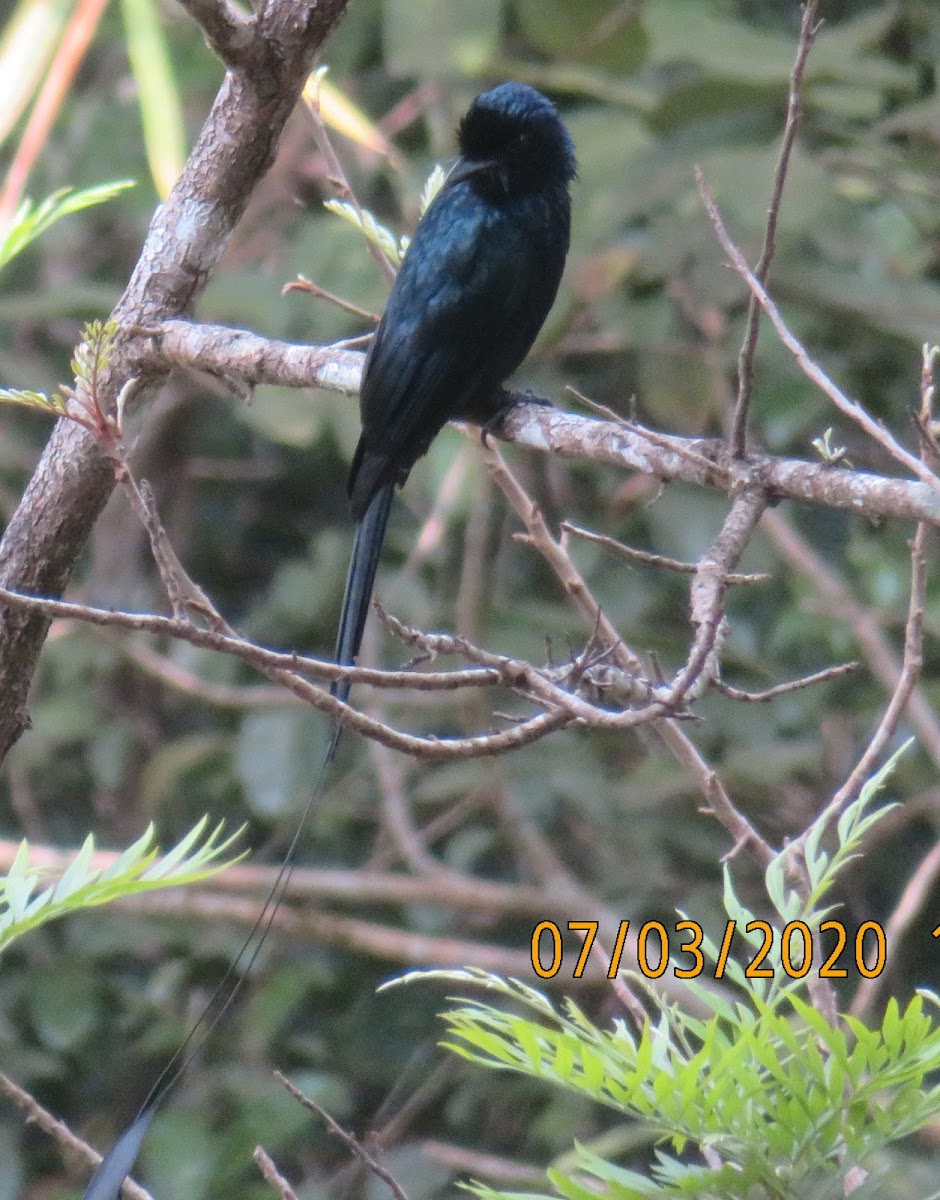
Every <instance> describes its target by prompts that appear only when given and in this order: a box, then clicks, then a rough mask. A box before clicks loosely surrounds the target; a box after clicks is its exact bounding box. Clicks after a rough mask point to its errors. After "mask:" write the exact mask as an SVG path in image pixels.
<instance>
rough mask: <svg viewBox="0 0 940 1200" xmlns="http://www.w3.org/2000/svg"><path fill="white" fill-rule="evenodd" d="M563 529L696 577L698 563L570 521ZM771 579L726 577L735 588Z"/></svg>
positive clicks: (625, 554)
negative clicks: (620, 539)
mask: <svg viewBox="0 0 940 1200" xmlns="http://www.w3.org/2000/svg"><path fill="white" fill-rule="evenodd" d="M561 528H562V532H563V533H573V534H575V535H576V536H577V537H579V538H584V540H585V541H587V542H597V544H598V545H600V546H606V547H607V549H608V550H613V551H614V552H615V553H616V554H620V555H622V556H623V557H624V558H629V559H631V560H632V561H634V562H640V563H644V564H645V565H646V566H648V567H659V568H661V569H662V570H664V571H675V572H676V573H677V574H680V575H694V574H695V572H696V570H697V569H698V567H697V564H696V563H686V562H678V561H677V560H676V559H674V558H665V557H664V556H663V555H662V554H650V553H649V551H647V550H637V549H636V548H635V547H633V546H625V545H624V544H623V542H618V541H617V539H616V538H612V537H607V536H606V535H605V534H603V533H592V532H591V531H590V530H589V529H582V528H581V527H580V526H579V525H572V524H571V522H570V521H562V523H561ZM769 578H770V576H769V575H766V574H762V575H736V574H734V573H732V574H730V575H726V576H725V583H726V584H728V586H729V587H734V586H736V585H740V584H742V583H764V582H766V581H767V580H768V579H769Z"/></svg>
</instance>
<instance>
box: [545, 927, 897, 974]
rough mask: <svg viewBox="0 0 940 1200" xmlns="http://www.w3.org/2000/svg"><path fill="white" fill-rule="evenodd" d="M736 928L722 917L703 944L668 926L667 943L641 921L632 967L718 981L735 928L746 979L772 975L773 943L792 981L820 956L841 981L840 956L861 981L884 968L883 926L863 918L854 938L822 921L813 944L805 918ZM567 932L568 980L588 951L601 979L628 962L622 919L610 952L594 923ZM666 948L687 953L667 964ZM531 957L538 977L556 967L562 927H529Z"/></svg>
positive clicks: (694, 930)
mask: <svg viewBox="0 0 940 1200" xmlns="http://www.w3.org/2000/svg"><path fill="white" fill-rule="evenodd" d="M737 926H738V923H737V921H733V920H729V921H727V922H726V924H725V931H724V935H723V937H722V939H721V945H720V946H716V945H715V944H714V943H710V942H706V939H705V934H704V931H703V929H702V926H701V925H700V924H699V923H698V922H697V921H689V920H682V921H677V922H676V924H675V925H674V927H673V928H674V930H675V936H676V937H677V938H678V939H679V940H678V942H677V943H676V945H675V946H674V947H673V946H672V945H671V944H670V935H669V930H668V929H667V928H666V926H665V925H664V924H663V923H662V921H646V922H644V924H642V925H641V926H640V928H639V931H638V932H637V935H636V965H637V967H638V968H639V971H640V973H641V974H642V975H645V976H646V977H647V979H659V977H660V976H661V975H664V974H665V973H666V970H667V969H669V968H670V967H671V969H672V973H673V975H675V977H676V978H677V979H697V978H698V977H699V976H700V975H703V974H706V973H707V974H710V975H712V977H713V978H714V979H723V978H724V975H725V969H726V967H727V964H728V956H729V954H730V953H731V944H732V941H733V940H734V937H735V934H736V933H737V934H738V936H739V937H743V938H744V940H745V941H746V942H747V943H748V946H749V949H750V951H751V956H750V959H749V961H748V962H747V963H745V965H744V974H745V976H746V977H747V978H748V979H772V978H773V976H774V973H775V972H774V969H773V966H771V965H770V962H772V961H773V960H772V959H771V960H770V962H768V959H769V957H770V955H771V953H772V952H773V951H774V950H775V948H776V949H778V952H779V955H780V966H781V967H782V968H783V971H784V973H785V974H787V975H789V977H790V978H791V979H802V978H803V976H804V975H807V974H808V973H809V971H810V969H811V967H812V965H813V959H814V958H817V959H818V960H819V961H820V966H819V976H820V978H821V979H845V978H846V976H847V975H848V973H849V968H848V967H846V966H843V965H842V962H843V958H844V957H847V958H848V961H849V962H850V964H851V967H853V968H854V969H855V970H856V971H858V973H859V975H861V976H863V977H864V978H865V979H873V978H874V977H875V976H877V975H880V974H881V972H882V971H883V970H884V969H885V964H886V961H887V953H888V948H887V939H886V938H885V931H884V929H883V928H882V926H881V925H879V924H878V922H877V921H863V922H862V924H861V925H859V926H858V928H857V929H856V930H855V931H854V935H852V934H851V931H849V930H846V927H845V925H844V923H843V922H842V921H823V923H822V924H821V925H820V926H819V931H818V933H817V934H816V935H815V937H816V938H818V940H819V943H820V944H819V946H818V947H817V946H816V944H815V941H814V934H813V931H812V930H811V929H810V927H809V926H808V925H807V924H806V922H805V921H791V922H790V923H789V924H788V925H785V926H784V928H783V930H775V929H774V927H773V926H772V925H771V924H770V923H769V922H767V921H748V922H747V924H746V925H745V926H744V933H743V934H742V933H740V931H739V930H738V927H737ZM568 929H569V930H571V932H572V933H577V934H578V935H579V936H580V938H581V948H580V951H579V953H578V958H577V962H576V963H575V965H574V969H573V971H572V973H571V974H572V978H574V979H580V978H581V977H582V975H583V974H584V970H585V967H586V966H587V963H588V959H589V958H590V955H591V952H592V950H593V951H594V953H595V956H598V955H599V956H600V957H602V958H603V960H604V963H605V965H606V967H607V978H608V979H614V978H615V977H616V975H617V973H618V972H619V971H620V970H621V969H622V968H623V967H626V966H629V964H628V963H625V962H624V961H623V959H624V949H625V946H626V942H627V934H628V932H629V929H630V922H629V921H621V922H620V926H619V928H618V930H617V938H616V941H615V942H614V946H613V949H612V950H611V951H610V952H609V953H608V952H607V950H606V948H602V947H601V945H600V943H599V942H597V929H598V923H597V921H569V922H568ZM833 934H834V935H835V940H834V943H833V944H832V945H831V946H827V949H826V951H825V957H823V953H824V947H823V938H824V936H825V941H826V943H828V941H829V937H828V936H827V935H833ZM850 941H851V947H850V946H849V943H850ZM703 946H704V947H705V952H703ZM673 952H675V954H676V955H677V956H678V955H686V956H687V957H688V960H689V965H688V966H680V965H678V963H676V962H672V961H671V958H672V954H673ZM530 954H531V958H532V969H533V971H535V973H536V975H538V976H539V977H540V978H541V979H554V977H555V976H556V975H557V974H558V973H559V971H560V970H561V968H562V963H563V961H564V957H565V952H564V949H563V946H562V938H561V929H560V928H559V926H558V925H557V924H556V923H555V922H554V921H539V923H538V925H536V926H535V928H534V929H533V930H532V937H531V940H530Z"/></svg>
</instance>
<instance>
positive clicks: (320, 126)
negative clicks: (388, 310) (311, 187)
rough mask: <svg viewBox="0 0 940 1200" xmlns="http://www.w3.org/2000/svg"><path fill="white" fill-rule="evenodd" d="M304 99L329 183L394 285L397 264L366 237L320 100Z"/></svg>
mask: <svg viewBox="0 0 940 1200" xmlns="http://www.w3.org/2000/svg"><path fill="white" fill-rule="evenodd" d="M304 98H305V99H307V111H308V112H309V113H310V116H311V118H312V121H313V131H314V136H315V137H316V140H317V146H318V148H319V150H320V153H321V154H322V155H323V157H324V159H325V160H326V165H327V170H328V172H329V174H328V181H329V182H330V183H331V184H332V185H333V187H334V188H335V189H336V192H337V194H338V196H339V198H340V199H341V200H347V201H348V202H349V203H350V204H351V205H352V206H353V208H354V209H355V210H356V213H357V214H358V216H359V223H360V228H362V230H363V241H364V242H365V245H366V249H367V250H368V252H369V255H370V256H371V258H372V259H374V261H375V262H376V264H377V265H378V268H379V270H380V271H381V272H382V275H383V277H384V278H385V281H386V282H387V283H393V282H394V280H395V275H396V273H397V272H396V269H395V264H394V263H393V262H392V261H391V260H390V259H389V257H388V255H387V254H386V253H385V251H384V250H382V249H381V247H380V246H377V245H376V244H375V242H373V241H372V239H371V238H369V237H366V235H365V226H364V223H363V220H362V205H361V204H360V203H359V201H358V199H357V198H356V193H355V192H354V191H353V189H352V186H351V184H350V182H349V180H348V179H347V177H346V172H345V171H344V170H343V164H342V163H341V162H340V160H339V157H338V155H337V153H336V151H335V150H334V149H333V143H332V142H331V141H330V135H329V133H328V132H327V129H326V125H325V124H324V122H323V117H322V116H321V115H320V98H319V95H318V94H316V93H314V94H313V95H312V96H310V94H309V93H308V92H306V91H305V92H304Z"/></svg>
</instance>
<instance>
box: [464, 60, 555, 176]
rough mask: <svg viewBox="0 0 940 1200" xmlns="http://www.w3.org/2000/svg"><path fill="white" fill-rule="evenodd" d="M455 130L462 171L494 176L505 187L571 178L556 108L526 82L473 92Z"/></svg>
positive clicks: (502, 84) (472, 174)
mask: <svg viewBox="0 0 940 1200" xmlns="http://www.w3.org/2000/svg"><path fill="white" fill-rule="evenodd" d="M457 136H458V142H459V145H460V158H461V161H460V164H459V165H458V167H457V171H458V172H459V173H460V175H461V176H462V177H465V178H466V177H470V176H474V175H476V176H478V177H479V176H481V175H483V174H489V175H491V177H493V176H496V177H498V178H499V181H500V184H501V188H502V190H505V191H506V192H520V191H534V190H538V189H540V188H543V187H546V186H550V185H552V184H567V183H570V181H571V180H572V179H573V178H574V175H575V168H576V163H575V157H574V143H573V142H572V140H571V137H570V135H569V133H568V130H567V129H566V128H565V126H564V124H563V122H562V119H561V117H560V116H559V115H558V109H557V108H556V107H555V105H554V104H552V102H551V100H549V99H548V98H547V97H545V96H543V95H542V93H541V92H537V91H536V90H535V88H533V87H529V85H528V84H526V83H501V84H500V85H499V86H498V87H494V88H491V89H490V91H488V92H483V93H481V95H479V96H477V98H476V99H475V100H474V101H473V103H472V104H471V105H470V107H469V109H468V110H467V113H466V116H465V117H464V118H463V120H462V121H461V122H460V129H459V131H458V135H457Z"/></svg>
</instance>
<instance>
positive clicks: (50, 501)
mask: <svg viewBox="0 0 940 1200" xmlns="http://www.w3.org/2000/svg"><path fill="white" fill-rule="evenodd" d="M345 2H346V0H267V3H265V4H264V5H263V6H262V7H261V9H260V10H259V12H258V15H257V17H256V18H255V28H256V35H255V45H254V46H253V49H252V55H251V69H250V70H239V71H229V72H228V73H227V74H226V76H225V79H224V80H223V82H222V86H221V88H220V89H219V92H218V95H217V96H216V99H215V102H214V104H213V106H212V111H211V112H210V114H209V116H208V118H207V120H206V123H205V125H204V127H203V129H202V132H201V134H200V136H199V139H198V141H197V143H196V145H195V147H194V148H193V151H192V153H191V154H190V156H189V159H188V160H187V163H186V166H185V167H184V169H183V173H182V175H181V176H180V178H179V180H178V181H177V183H176V186H175V187H174V189H173V191H172V193H171V195H170V197H169V199H168V200H167V201H166V203H165V204H162V205H160V206H159V207H158V208H157V210H156V212H155V214H154V217H153V220H152V221H151V224H150V229H149V231H148V233H147V237H146V240H145V242H144V245H143V248H142V250H141V254H140V258H139V259H138V262H137V265H136V267H135V269H134V272H133V274H132V276H131V279H130V282H129V283H128V286H127V289H126V291H125V292H124V295H123V296H122V297H121V299H120V300H119V301H118V304H117V306H116V307H115V309H114V312H113V313H112V317H113V319H114V320H115V321H116V322H117V323H118V326H119V329H120V330H121V331H122V332H121V333H120V334H119V337H118V342H117V344H116V346H115V352H114V356H113V359H112V363H111V370H110V376H109V380H108V384H107V387H106V389H105V390H106V392H107V395H106V396H105V400H106V402H107V403H108V404H109V405H113V404H114V402H115V400H116V397H117V394H118V391H119V390H120V388H121V387H122V386H123V385H124V384H125V383H126V381H128V380H131V379H133V378H135V377H138V379H139V380H140V383H141V384H142V385H143V384H155V383H157V382H159V379H160V378H161V373H160V372H147V371H145V370H144V369H143V367H142V365H141V363H140V361H139V360H138V358H137V350H138V346H139V339H138V338H137V337H136V335H135V334H134V333H133V332H131V331H132V330H134V329H136V328H138V327H140V326H153V325H156V324H158V323H159V322H160V321H162V320H165V319H166V318H168V317H176V316H179V315H180V314H182V313H184V312H186V311H187V310H188V309H189V308H190V307H191V306H192V304H193V302H194V301H195V299H196V297H197V296H198V295H199V294H200V292H201V291H202V290H203V288H204V287H205V284H206V281H207V280H208V278H209V275H210V274H211V272H212V270H213V268H214V267H215V265H216V263H217V262H218V260H219V257H220V255H221V253H222V251H223V249H224V248H225V244H226V242H227V240H228V237H229V235H230V234H231V232H232V230H233V229H234V227H235V225H236V223H237V221H238V219H239V217H240V216H241V214H242V212H243V211H244V209H245V207H246V205H247V203H248V199H249V197H250V196H251V193H252V191H253V189H254V186H255V184H256V183H257V182H258V180H259V179H260V178H261V177H262V176H263V175H264V173H265V172H266V171H267V169H268V167H269V166H270V165H271V162H272V161H273V159H274V154H275V151H276V149H277V143H278V139H279V137H280V134H281V131H282V129H283V128H284V124H285V122H286V121H287V118H288V117H289V116H290V114H291V112H292V111H293V108H294V105H295V103H296V100H297V97H298V95H299V94H300V91H301V88H302V87H303V85H304V82H305V80H306V78H307V75H308V74H309V71H310V67H311V64H312V62H313V59H314V56H315V54H316V52H317V50H318V49H319V48H320V46H321V45H322V44H323V41H324V39H325V38H326V36H327V34H328V33H329V32H330V30H331V29H332V28H333V26H334V25H335V24H336V22H337V21H338V20H339V17H340V15H341V13H342V11H343V8H344V7H345ZM113 487H114V472H113V470H112V467H111V465H110V463H109V462H108V461H107V460H106V459H105V458H104V457H103V456H102V455H101V453H100V451H99V449H98V446H97V445H96V443H95V442H94V440H93V439H92V438H91V437H90V436H89V434H88V433H86V431H85V430H83V429H81V428H79V427H78V426H77V425H76V424H75V423H74V422H73V421H69V420H62V421H60V422H59V423H58V425H57V426H56V428H55V430H54V431H53V433H52V436H51V438H50V439H49V443H48V445H47V447H46V450H45V452H44V454H43V456H42V458H41V460H40V462H39V465H38V466H37V468H36V470H35V472H34V474H33V477H32V479H31V480H30V483H29V486H28V487H27V489H26V492H25V494H24V495H23V498H22V500H21V501H20V504H19V505H18V507H17V509H16V511H15V513H14V514H13V516H12V517H11V519H10V522H9V525H8V526H7V529H6V532H5V534H4V537H3V540H2V542H0V583H2V584H3V585H4V586H5V587H8V588H12V589H14V590H16V589H22V590H24V591H28V592H34V593H38V594H40V595H46V596H50V595H60V594H61V593H62V591H63V589H64V588H65V585H66V584H67V582H68V579H69V576H70V574H71V571H72V567H73V566H74V564H75V562H76V560H77V558H78V556H79V554H80V553H81V550H82V547H83V546H84V544H85V541H86V539H87V537H88V534H89V533H90V531H91V528H92V526H93V525H94V523H95V521H96V519H97V517H98V514H99V513H100V512H101V510H102V508H103V507H104V504H105V502H106V501H107V499H108V496H109V495H110V494H111V491H112V489H113ZM47 630H48V620H47V618H46V616H45V615H44V614H42V613H41V612H39V611H36V610H33V611H29V610H23V609H16V610H13V609H10V608H6V607H5V608H4V609H2V610H0V760H2V758H3V757H4V756H5V755H6V752H7V751H8V750H9V748H10V746H12V745H13V743H14V742H15V741H16V740H17V738H18V737H19V736H20V734H21V733H22V732H23V730H24V729H25V728H26V727H27V725H28V723H29V717H28V714H27V710H26V697H27V693H28V691H29V687H30V683H31V682H32V677H33V672H34V670H35V666H36V660H37V658H38V655H39V651H40V649H41V647H42V644H43V641H44V640H45V636H46V632H47Z"/></svg>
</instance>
